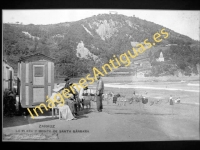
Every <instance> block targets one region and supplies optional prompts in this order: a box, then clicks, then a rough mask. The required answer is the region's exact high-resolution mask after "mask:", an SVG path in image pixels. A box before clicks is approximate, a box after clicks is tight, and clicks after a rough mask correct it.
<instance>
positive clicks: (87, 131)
mask: <svg viewBox="0 0 200 150" xmlns="http://www.w3.org/2000/svg"><path fill="white" fill-rule="evenodd" d="M103 104H104V109H103V112H101V113H98V112H96V109H95V107H96V105H95V103H94V102H92V108H91V109H85V110H84V111H80V112H79V117H78V119H77V120H71V121H65V120H59V119H58V118H52V117H51V111H48V112H45V113H44V114H41V115H40V116H39V117H38V118H36V119H31V118H30V116H27V117H24V116H15V117H12V118H10V117H4V118H3V139H4V140H14V141H15V140H20V141H21V140H27V139H28V141H30V139H33V140H32V141H59V142H93V141H105V142H107V141H171V140H199V106H198V105H189V104H176V105H174V106H170V105H169V103H165V102H163V103H160V104H154V105H152V106H150V104H149V103H147V104H145V105H143V104H142V103H133V104H128V103H127V104H126V106H118V105H116V104H113V103H112V101H109V102H107V101H104V102H103ZM172 109H173V110H172ZM44 125H52V126H51V127H54V128H50V127H44ZM22 130H24V132H22Z"/></svg>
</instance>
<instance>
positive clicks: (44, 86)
mask: <svg viewBox="0 0 200 150" xmlns="http://www.w3.org/2000/svg"><path fill="white" fill-rule="evenodd" d="M17 76H18V79H19V82H20V83H19V85H20V88H19V90H20V92H19V93H20V94H19V99H20V103H21V106H22V108H33V107H35V106H36V105H39V104H41V103H44V104H46V97H47V95H48V96H49V97H50V96H51V93H52V90H53V88H54V59H53V58H50V57H48V56H46V55H44V54H40V53H37V54H34V55H31V56H27V57H23V58H21V59H20V60H19V62H18V75H17Z"/></svg>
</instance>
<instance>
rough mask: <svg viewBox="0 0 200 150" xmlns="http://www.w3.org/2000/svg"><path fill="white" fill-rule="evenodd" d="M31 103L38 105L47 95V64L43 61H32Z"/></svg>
mask: <svg viewBox="0 0 200 150" xmlns="http://www.w3.org/2000/svg"><path fill="white" fill-rule="evenodd" d="M32 70H33V76H32V81H31V83H32V91H33V93H32V94H33V95H32V104H33V105H38V104H40V103H44V102H45V97H46V96H45V95H47V92H46V89H47V79H46V78H47V73H46V72H47V64H46V63H45V62H34V63H32Z"/></svg>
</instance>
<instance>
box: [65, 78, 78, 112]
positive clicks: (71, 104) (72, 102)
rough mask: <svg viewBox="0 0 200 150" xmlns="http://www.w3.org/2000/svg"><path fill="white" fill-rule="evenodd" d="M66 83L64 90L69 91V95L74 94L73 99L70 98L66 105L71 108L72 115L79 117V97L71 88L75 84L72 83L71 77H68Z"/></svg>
mask: <svg viewBox="0 0 200 150" xmlns="http://www.w3.org/2000/svg"><path fill="white" fill-rule="evenodd" d="M64 81H65V82H66V83H65V87H64V89H68V90H69V93H71V94H73V97H71V98H68V99H67V100H66V103H67V105H68V106H69V108H70V110H71V112H72V114H73V115H74V116H78V114H77V101H76V97H77V96H76V94H74V93H73V91H72V90H71V88H70V86H71V85H72V84H73V83H71V82H70V79H69V77H66V78H65V80H64Z"/></svg>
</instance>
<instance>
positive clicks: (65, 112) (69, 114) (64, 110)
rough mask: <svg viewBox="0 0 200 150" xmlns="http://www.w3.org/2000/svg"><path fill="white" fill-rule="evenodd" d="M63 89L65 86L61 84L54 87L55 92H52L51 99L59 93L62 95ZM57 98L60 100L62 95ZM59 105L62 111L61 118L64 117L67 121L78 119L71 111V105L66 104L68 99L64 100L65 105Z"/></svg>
mask: <svg viewBox="0 0 200 150" xmlns="http://www.w3.org/2000/svg"><path fill="white" fill-rule="evenodd" d="M62 90H63V87H61V86H57V88H55V89H53V91H54V92H53V93H52V96H51V99H52V100H54V97H55V96H56V95H57V94H59V93H60V94H61V95H62ZM56 99H57V100H60V96H57V97H56ZM57 107H58V109H59V111H60V114H59V115H61V119H64V120H67V121H69V120H76V119H77V118H75V117H74V116H73V115H72V112H71V110H70V108H69V106H68V105H67V104H66V101H65V102H64V105H63V104H57Z"/></svg>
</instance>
